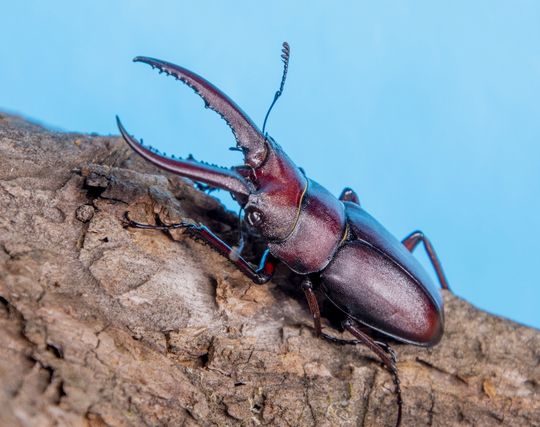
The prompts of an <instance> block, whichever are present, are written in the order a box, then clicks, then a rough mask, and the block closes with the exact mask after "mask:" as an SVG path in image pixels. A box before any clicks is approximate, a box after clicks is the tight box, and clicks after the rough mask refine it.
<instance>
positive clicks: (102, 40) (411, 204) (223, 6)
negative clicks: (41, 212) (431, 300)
mask: <svg viewBox="0 0 540 427" xmlns="http://www.w3.org/2000/svg"><path fill="white" fill-rule="evenodd" d="M374 3H376V5H375V4H374ZM434 3H437V5H435V4H434ZM440 3H442V2H429V1H425V2H401V1H396V2H384V1H381V2H323V1H320V2H317V1H297V2H284V1H274V2H267V3H266V4H263V3H262V2H253V1H250V2H248V1H245V2H243V1H236V2H218V1H214V2H208V1H207V2H205V1H200V2H187V1H183V2H179V1H154V2H147V1H133V0H131V1H108V2H105V1H93V2H84V3H83V2H73V1H49V2H42V1H26V2H6V4H3V5H2V17H1V23H0V40H1V41H2V42H1V43H0V58H1V59H0V61H1V62H0V108H1V109H4V110H6V111H11V112H20V113H22V114H24V115H26V116H28V117H31V118H34V119H37V120H39V121H41V122H43V123H45V124H47V125H49V126H51V127H55V128H58V129H65V130H73V131H83V132H98V133H101V134H116V133H117V130H116V128H115V123H114V115H115V114H117V113H118V114H120V116H121V117H122V119H123V121H124V123H125V125H126V127H127V128H128V130H130V131H131V132H132V133H134V134H136V135H137V136H140V137H144V140H145V142H148V143H151V144H153V145H154V146H157V147H159V148H160V149H162V150H164V151H166V152H167V153H175V154H178V155H187V154H188V153H190V152H191V153H193V154H194V155H195V156H196V157H197V158H200V159H205V160H208V161H212V162H216V163H220V164H224V165H233V164H238V163H240V156H239V154H238V153H233V152H229V151H228V150H227V147H229V146H231V145H233V144H234V141H233V137H232V134H231V133H230V131H229V129H228V128H227V127H226V125H225V124H224V123H223V122H222V121H221V120H220V119H219V117H218V116H217V115H216V114H215V113H213V112H211V111H209V110H205V109H204V108H202V107H203V104H202V101H201V100H200V99H198V98H197V97H196V96H195V95H194V94H193V93H192V92H191V91H190V90H189V89H187V88H186V87H183V86H182V85H181V84H179V83H177V82H176V81H174V80H173V79H171V78H165V77H164V76H158V75H157V73H156V72H154V71H152V70H151V69H150V68H149V67H147V66H145V65H143V64H133V63H132V62H131V58H132V57H133V56H135V55H148V56H154V57H158V58H162V59H165V60H169V61H171V62H175V63H178V64H181V65H183V66H185V67H187V68H190V69H192V70H194V71H196V72H198V73H200V74H202V75H203V76H204V77H206V78H207V79H208V80H210V81H211V82H213V83H214V84H216V85H217V86H218V87H220V88H221V89H222V90H224V91H225V92H226V93H227V94H229V96H231V97H232V98H233V99H234V100H235V101H236V102H237V103H238V104H239V105H240V106H241V107H242V108H243V109H244V110H245V111H246V112H248V114H249V115H250V116H251V117H252V118H253V120H254V121H255V122H257V123H259V125H262V120H263V118H264V115H265V113H266V110H267V108H268V106H269V103H270V101H271V100H272V98H273V94H274V92H275V90H276V89H277V86H278V84H279V80H280V76H281V67H282V65H281V60H280V57H279V55H280V49H281V42H282V41H283V40H287V41H288V42H289V43H290V44H291V50H292V54H291V64H290V70H289V78H288V81H287V84H286V88H285V93H284V96H283V97H282V98H281V100H280V101H279V102H278V104H277V105H276V107H275V109H274V112H273V113H272V115H271V117H270V120H269V124H268V130H269V132H270V133H271V134H272V136H273V137H274V138H275V139H276V140H277V141H278V142H279V143H280V144H281V145H282V146H283V147H284V148H285V149H286V151H287V152H288V154H289V155H290V156H291V157H292V158H293V159H294V160H296V161H297V163H299V164H300V165H301V166H303V167H304V168H305V170H306V172H307V173H308V174H309V176H311V177H312V178H314V179H315V180H317V181H319V182H321V183H322V184H323V185H325V186H326V187H327V188H329V189H330V190H331V191H332V192H334V193H335V194H338V193H339V192H340V191H341V189H342V188H343V187H344V186H351V187H353V188H354V189H355V190H356V191H357V192H358V193H359V195H360V197H361V201H362V204H363V206H364V207H365V208H366V209H367V210H368V211H369V212H371V213H372V214H373V215H374V216H375V217H377V218H378V219H379V220H380V221H381V222H382V223H383V224H385V225H386V226H387V227H388V229H389V230H390V231H391V232H393V233H394V234H395V235H396V236H398V237H403V236H405V235H406V234H408V233H409V232H410V231H412V230H414V229H416V228H420V229H422V230H423V231H424V232H425V233H426V234H427V235H428V236H429V237H430V238H431V240H432V242H433V243H434V245H435V247H436V249H437V251H438V252H439V255H440V257H441V259H442V261H443V265H444V267H445V269H446V273H447V276H448V278H449V280H450V283H451V286H452V287H453V289H454V291H455V292H456V293H457V294H458V295H460V296H463V297H464V298H466V299H468V300H470V301H472V302H473V303H474V304H475V305H477V306H479V307H481V308H484V309H487V310H489V311H492V312H494V313H498V314H502V315H504V316H507V317H510V318H512V319H515V320H518V321H520V322H523V323H526V324H529V325H535V326H536V327H539V326H540V310H539V302H540V287H539V286H538V283H539V279H538V267H539V265H540V244H539V241H540V227H539V225H538V223H539V218H540V215H539V211H540V201H539V200H540V197H539V196H540V170H539V169H540V168H539V165H540V148H539V147H540V125H539V113H540V108H539V100H540V43H539V41H540V25H539V23H540V3H538V2H534V1H521V0H520V1H515V2H507V1H505V2H503V1H475V2H470V1H463V2H462V1H454V2H449V3H451V4H448V5H441V4H440ZM221 195H222V196H223V193H221ZM224 200H225V202H226V203H227V204H228V206H231V207H232V206H233V205H232V204H231V203H230V200H228V199H226V198H224ZM417 252H418V254H419V257H421V258H422V260H423V261H424V262H425V256H424V255H423V253H422V252H423V251H422V250H417ZM429 271H431V270H429Z"/></svg>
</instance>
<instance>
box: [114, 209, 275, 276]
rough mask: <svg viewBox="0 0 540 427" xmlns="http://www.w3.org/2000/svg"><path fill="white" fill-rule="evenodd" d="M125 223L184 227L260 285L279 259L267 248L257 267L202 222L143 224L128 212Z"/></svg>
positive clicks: (173, 228)
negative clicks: (130, 216) (129, 215)
mask: <svg viewBox="0 0 540 427" xmlns="http://www.w3.org/2000/svg"><path fill="white" fill-rule="evenodd" d="M125 225H126V226H127V227H133V228H142V229H146V230H175V229H179V228H183V229H185V230H186V231H187V232H188V233H189V234H190V236H191V237H194V238H195V239H200V240H201V241H202V242H203V243H206V244H207V245H208V246H210V247H211V248H212V249H214V250H215V251H216V252H218V253H219V254H220V255H223V256H224V257H225V258H227V259H228V260H229V261H230V262H232V263H233V264H234V265H235V266H236V268H238V270H240V271H241V272H242V273H244V275H246V276H247V277H248V278H250V279H251V280H252V281H253V282H255V283H256V284H258V285H262V284H264V283H266V282H268V281H269V280H270V279H271V278H272V276H273V275H274V271H275V268H276V265H277V262H278V261H277V259H276V258H274V257H273V256H272V254H270V251H269V250H268V249H266V250H265V251H264V253H263V255H262V257H261V261H260V262H259V266H258V267H255V266H253V265H252V264H251V263H250V262H248V261H247V260H246V259H244V258H243V257H242V256H241V255H240V254H239V253H238V251H237V250H236V249H235V248H233V247H231V246H229V245H228V244H227V243H225V242H224V241H223V240H221V239H220V238H219V237H218V236H217V235H215V234H214V233H213V232H212V231H211V230H210V229H209V228H208V227H206V226H204V225H202V224H196V223H193V222H187V221H182V222H179V223H175V224H163V225H152V224H143V223H140V222H137V221H133V220H132V219H130V218H129V217H128V214H127V212H126V214H125Z"/></svg>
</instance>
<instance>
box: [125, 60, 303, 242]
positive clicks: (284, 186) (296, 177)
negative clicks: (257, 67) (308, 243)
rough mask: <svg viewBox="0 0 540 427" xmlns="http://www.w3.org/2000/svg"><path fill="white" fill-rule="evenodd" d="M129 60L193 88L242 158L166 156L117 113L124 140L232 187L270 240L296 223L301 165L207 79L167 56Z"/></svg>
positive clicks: (178, 169) (197, 177)
mask: <svg viewBox="0 0 540 427" xmlns="http://www.w3.org/2000/svg"><path fill="white" fill-rule="evenodd" d="M134 61H135V62H143V63H145V64H148V65H150V66H151V67H152V68H156V69H158V70H159V71H160V73H161V72H163V73H166V74H167V75H170V76H173V77H175V78H176V79H177V80H180V81H182V82H183V83H185V84H186V85H187V86H189V87H190V88H192V89H193V90H194V91H195V93H197V94H198V95H199V96H200V97H201V98H202V99H203V101H204V103H205V106H206V107H207V108H210V109H212V110H214V111H216V112H217V113H218V114H219V115H220V116H221V117H222V118H223V119H224V120H225V122H226V123H227V124H228V125H229V127H230V128H231V130H232V132H233V135H234V137H235V139H236V144H237V147H238V149H239V150H240V151H242V153H243V154H244V164H243V165H242V166H237V167H233V168H231V169H228V168H222V167H219V166H215V165H209V164H206V163H203V162H197V161H195V160H194V159H192V158H188V159H178V158H170V157H167V156H165V155H163V154H161V153H159V152H157V150H154V149H152V148H151V147H147V146H144V145H143V144H142V143H141V142H139V141H137V140H136V139H135V138H134V137H132V136H131V135H129V134H128V132H127V131H126V130H125V129H124V127H123V126H122V124H121V123H120V120H119V119H118V118H117V122H118V127H119V129H120V132H121V134H122V136H123V137H124V139H125V140H126V142H127V143H128V144H129V145H130V146H131V147H132V148H133V149H134V150H135V151H136V152H137V153H138V154H140V155H141V156H142V157H144V158H145V159H146V160H148V161H150V162H152V163H154V164H156V165H157V166H159V167H161V168H163V169H166V170H168V171H170V172H173V173H176V174H178V175H181V176H185V177H188V178H191V179H193V180H194V181H198V182H203V183H206V184H209V185H211V186H213V187H218V188H222V189H224V190H227V191H229V192H231V194H232V195H233V197H234V198H235V199H236V200H237V201H238V203H239V204H240V205H241V206H242V207H243V208H244V209H245V219H246V221H247V222H248V224H249V225H250V226H252V227H254V228H256V229H258V230H259V231H260V232H261V234H262V235H263V236H264V237H265V238H266V239H267V240H269V241H281V240H284V239H286V238H287V236H288V235H289V234H290V233H291V232H292V230H293V229H294V226H295V224H296V221H297V218H298V215H299V208H300V203H301V201H302V197H303V194H304V193H305V190H306V186H307V179H306V178H305V177H304V174H303V173H302V172H301V171H300V169H299V168H298V167H297V166H296V165H295V164H294V163H293V162H292V161H291V160H290V159H289V157H288V156H287V155H286V154H285V153H284V152H283V150H282V149H281V147H280V146H279V145H278V144H277V143H276V142H275V141H274V140H273V139H272V138H271V137H269V136H267V135H263V133H262V132H261V131H260V130H259V128H258V127H257V125H255V124H254V123H253V121H252V120H251V119H250V118H249V117H248V116H247V114H245V113H244V112H243V111H242V110H241V109H240V107H238V106H237V105H236V103H235V102H234V101H232V100H231V99H230V98H229V97H228V96H227V95H225V94H224V93H223V92H221V91H220V90H219V89H218V88H217V87H215V86H214V85H213V84H212V83H210V82H208V81H207V80H205V79H204V78H202V77H201V76H199V75H197V74H195V73H193V72H192V71H189V70H187V69H185V68H183V67H180V66H178V65H174V64H171V63H169V62H165V61H161V60H158V59H154V58H148V57H136V58H135V59H134Z"/></svg>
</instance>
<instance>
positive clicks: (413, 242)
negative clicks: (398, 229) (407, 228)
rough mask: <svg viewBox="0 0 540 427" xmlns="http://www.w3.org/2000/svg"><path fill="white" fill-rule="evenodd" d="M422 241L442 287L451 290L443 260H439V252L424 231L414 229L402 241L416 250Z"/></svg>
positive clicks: (407, 246) (412, 249)
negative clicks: (443, 267) (442, 263)
mask: <svg viewBox="0 0 540 427" xmlns="http://www.w3.org/2000/svg"><path fill="white" fill-rule="evenodd" d="M420 242H423V243H424V248H425V249H426V252H427V254H428V257H429V260H430V261H431V264H432V265H433V268H434V269H435V273H436V274H437V278H438V279H439V283H440V284H441V288H443V289H448V290H450V287H449V286H448V280H447V279H446V276H445V274H444V271H443V269H442V265H441V261H439V257H438V256H437V253H436V252H435V249H434V248H433V245H432V244H431V242H430V241H429V239H428V238H427V237H426V236H425V235H424V233H422V232H421V231H419V230H417V231H413V232H412V233H411V234H409V235H408V236H407V237H405V238H404V239H403V240H402V241H401V243H403V245H404V246H405V247H406V248H407V249H408V250H409V251H410V252H412V251H414V249H415V248H416V246H418V244H419V243H420Z"/></svg>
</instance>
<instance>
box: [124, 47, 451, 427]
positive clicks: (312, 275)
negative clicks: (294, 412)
mask: <svg viewBox="0 0 540 427" xmlns="http://www.w3.org/2000/svg"><path fill="white" fill-rule="evenodd" d="M282 59H283V63H284V69H283V75H282V79H281V85H280V88H279V90H278V91H277V92H276V94H275V96H274V101H273V102H272V104H271V106H270V109H269V110H268V113H267V114H266V117H265V121H264V124H263V128H262V129H263V130H262V131H261V130H259V128H258V127H257V126H256V125H255V123H253V121H252V120H251V119H250V118H249V117H248V116H247V114H245V113H244V112H243V111H242V110H241V109H240V107H238V106H237V105H236V104H235V103H234V102H233V101H232V100H231V99H230V98H229V97H228V96H227V95H225V94H224V93H223V92H221V91H220V90H219V89H218V88H217V87H215V86H214V85H212V84H211V83H210V82H208V81H206V80H205V79H204V78H202V77H201V76H199V75H197V74H195V73H194V72H192V71H189V70H187V69H185V68H183V67H180V66H178V65H174V64H171V63H169V62H165V61H161V60H158V59H153V58H148V57H141V56H138V57H136V58H134V60H133V61H134V62H143V63H145V64H148V65H150V66H151V67H152V68H157V69H158V70H159V71H160V73H166V74H167V75H170V76H173V77H175V78H176V79H177V80H180V81H181V82H183V83H185V84H186V85H188V86H189V87H190V88H192V89H193V90H194V91H195V92H196V93H197V94H198V95H199V96H200V97H201V98H202V99H203V100H204V102H205V106H206V107H209V108H211V109H212V110H214V111H216V112H217V113H218V114H219V115H220V116H221V117H222V118H223V119H224V120H225V121H226V122H227V124H228V125H229V127H230V128H231V129H232V132H233V134H234V137H235V139H236V144H237V149H239V150H240V151H242V153H243V155H244V162H245V164H244V165H242V166H237V167H233V168H230V169H227V168H222V167H219V166H214V165H209V164H206V163H201V162H197V161H195V160H194V159H193V158H191V157H189V158H188V159H181V158H171V157H167V156H165V155H163V154H160V153H159V152H158V151H157V150H155V149H153V148H152V147H148V146H145V145H143V144H142V142H139V141H138V140H136V139H135V138H134V137H132V136H131V135H129V134H128V132H127V131H126V129H125V128H124V127H123V125H122V123H121V122H120V120H119V118H118V117H117V118H116V119H117V124H118V128H119V130H120V133H121V135H122V137H123V138H124V139H125V141H126V142H127V143H128V144H129V145H130V146H131V148H132V149H133V150H135V151H136V152H137V153H138V154H140V155H141V156H142V157H143V158H144V159H146V160H148V161H150V162H152V163H153V164H155V165H157V166H159V167H160V168H163V169H165V170H167V171H170V172H173V173H175V174H178V175H181V176H184V177H187V178H190V179H192V180H193V181H195V182H198V183H203V184H205V185H209V186H212V187H217V188H220V189H224V190H226V191H228V192H230V193H231V194H232V196H233V197H234V199H235V200H236V201H237V202H238V203H239V204H240V206H241V207H242V209H243V211H244V212H245V214H244V219H245V221H246V222H247V223H248V224H249V225H250V226H251V227H253V228H254V229H256V230H257V231H258V232H259V233H260V235H261V236H262V237H263V239H264V240H265V241H266V242H267V249H266V250H265V252H264V253H263V255H262V257H261V261H260V263H259V265H258V266H254V265H252V264H251V263H250V262H248V261H246V260H245V259H244V258H243V257H242V255H241V253H240V251H239V250H238V248H237V247H232V246H230V245H228V244H227V243H225V242H224V241H222V240H221V239H220V238H219V237H218V236H216V235H215V234H214V233H213V232H212V231H210V230H209V229H208V228H207V227H205V226H204V225H202V224H196V223H192V222H187V221H184V222H180V223H177V224H168V225H150V224H142V223H139V222H135V221H132V220H131V219H129V216H128V215H127V213H126V225H127V226H131V227H136V228H145V229H158V230H168V229H176V228H184V229H186V230H187V231H188V233H189V234H191V235H192V236H193V237H196V238H198V239H200V240H202V241H204V242H205V243H207V244H208V245H210V246H211V247H212V248H213V249H215V250H216V251H218V252H219V253H220V254H222V255H223V256H224V257H226V258H228V259H229V260H230V261H231V262H232V263H233V264H234V265H235V266H236V267H237V268H238V269H239V270H240V271H241V272H243V273H244V274H245V275H246V276H247V277H249V278H250V279H251V280H253V281H254V282H255V283H257V284H263V283H265V282H267V281H268V280H270V279H271V277H272V275H273V273H274V270H275V267H276V264H277V263H278V262H282V263H284V264H286V265H287V266H288V267H289V268H290V269H291V270H292V271H293V272H294V273H296V274H298V275H300V276H301V277H302V282H301V283H302V284H301V287H302V290H303V292H304V293H305V296H306V299H307V303H308V306H309V310H310V312H311V315H312V316H313V322H314V329H315V333H316V335H317V336H320V337H323V338H326V339H328V340H330V341H333V342H336V343H339V344H358V343H363V344H365V345H367V346H368V347H369V348H370V349H371V350H372V351H373V352H374V353H375V354H377V356H378V357H379V358H380V359H381V361H382V363H383V365H384V366H385V367H386V368H387V369H388V370H389V372H390V373H391V374H392V377H393V381H394V385H395V392H396V396H397V402H398V414H397V422H396V425H399V424H400V422H401V412H402V406H403V404H402V398H401V389H400V383H399V377H398V373H397V367H396V358H395V354H394V352H393V350H392V349H391V348H390V347H389V346H388V344H386V343H384V342H381V341H376V340H375V339H374V338H372V337H371V336H370V335H369V334H368V333H366V329H367V331H368V332H369V330H374V331H375V333H377V334H379V335H383V336H387V337H389V338H391V339H394V340H396V341H400V342H404V343H407V344H413V345H417V346H424V347H430V346H433V345H435V344H437V343H438V342H439V340H440V339H441V336H442V334H443V322H444V317H443V301H442V298H441V295H440V293H439V290H438V289H437V288H436V286H435V285H434V284H433V282H432V281H431V279H430V277H429V275H428V274H427V273H426V271H425V270H424V269H423V268H422V266H421V265H420V263H419V262H418V261H417V260H416V258H415V257H414V256H413V255H412V251H413V250H414V249H415V247H416V246H417V245H418V244H419V243H420V242H422V243H423V244H424V247H425V249H426V251H427V254H428V256H429V259H430V260H431V263H432V264H433V267H434V269H435V272H436V274H437V276H438V280H439V282H440V285H441V287H442V288H444V289H448V282H447V280H446V278H445V275H444V273H443V270H442V267H441V264H440V262H439V259H438V257H437V255H436V253H435V250H434V249H433V246H432V245H431V243H430V241H429V240H428V239H427V237H426V236H425V235H424V234H423V233H422V232H420V231H415V232H413V233H411V234H410V235H409V236H407V237H406V238H405V239H403V240H402V241H401V242H400V241H398V240H397V239H396V238H395V237H394V236H392V234H390V233H389V232H388V231H387V230H386V229H385V228H384V227H383V226H382V225H381V224H379V223H378V222H377V221H376V220H375V219H374V218H373V217H372V216H370V215H369V214H368V213H367V212H366V211H365V210H364V209H362V208H361V207H360V202H359V198H358V196H357V194H356V193H355V192H354V191H353V190H352V189H350V188H345V190H343V192H342V193H341V195H340V197H339V198H336V197H334V196H333V195H332V194H331V193H330V192H329V191H328V190H326V189H325V188H324V187H323V186H321V185H320V184H318V183H317V182H315V181H313V180H311V179H309V178H308V177H307V176H306V175H305V173H304V171H303V170H302V169H301V168H299V167H298V166H296V165H295V164H294V163H293V161H292V160H291V159H290V158H289V157H288V156H287V155H286V154H285V152H284V151H283V150H282V148H281V147H280V146H279V145H278V144H277V143H276V142H275V141H274V140H273V139H272V138H271V137H270V136H269V135H268V134H267V133H265V132H264V128H265V125H266V120H267V118H268V114H269V113H270V110H271V109H272V107H273V105H274V104H275V102H276V100H277V99H278V98H279V96H280V95H281V93H282V92H283V87H284V83H285V78H286V75H287V70H288V64H289V45H288V44H287V43H286V42H285V43H283V50H282ZM315 288H318V289H320V291H321V293H322V295H324V296H325V297H326V298H327V299H328V300H329V301H331V303H333V304H334V305H335V306H336V307H337V308H338V309H339V311H340V312H342V314H343V318H344V319H345V320H344V321H343V322H342V326H343V328H344V329H345V330H347V331H348V332H350V333H351V334H352V335H353V336H354V337H355V339H352V340H343V339H339V338H337V337H333V336H331V335H327V334H325V333H323V332H322V330H321V321H320V311H319V305H318V302H317V298H316V294H315V292H314V289H315Z"/></svg>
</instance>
